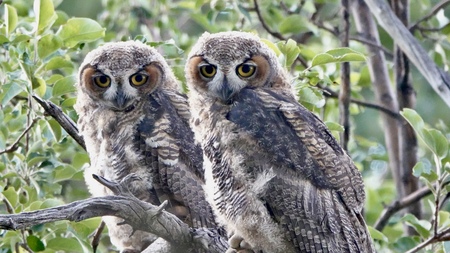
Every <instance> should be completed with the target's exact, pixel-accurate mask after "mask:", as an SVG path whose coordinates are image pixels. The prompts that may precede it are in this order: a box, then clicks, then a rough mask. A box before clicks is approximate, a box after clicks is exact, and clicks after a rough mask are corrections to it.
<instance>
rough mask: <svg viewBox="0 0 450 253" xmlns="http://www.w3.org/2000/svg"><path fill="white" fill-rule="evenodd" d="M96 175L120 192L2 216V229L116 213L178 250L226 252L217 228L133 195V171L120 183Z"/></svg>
mask: <svg viewBox="0 0 450 253" xmlns="http://www.w3.org/2000/svg"><path fill="white" fill-rule="evenodd" d="M94 178H96V179H97V180H98V181H99V182H100V183H102V184H103V185H105V186H106V187H108V188H110V189H111V190H112V191H113V192H116V193H120V195H119V196H117V195H115V196H104V197H95V198H89V199H86V200H81V201H75V202H72V203H70V204H67V205H62V206H58V207H52V208H47V209H43V210H38V211H32V212H23V213H20V214H10V215H0V229H6V230H17V229H25V228H28V227H31V226H34V225H38V224H43V223H48V222H54V221H60V220H69V221H76V222H78V221H81V220H85V219H88V218H92V217H98V216H116V217H119V218H122V219H124V222H123V224H128V225H130V226H131V227H133V229H135V230H141V231H147V232H150V233H152V234H155V235H157V236H159V237H161V238H163V239H165V240H166V241H167V242H169V243H170V245H171V246H173V248H175V249H178V251H179V252H197V251H198V248H200V247H202V248H204V249H205V250H208V251H211V252H225V250H226V249H227V248H228V244H227V243H226V241H225V240H224V239H223V238H222V237H220V236H219V235H218V233H215V232H214V230H210V231H209V234H207V235H205V233H204V231H205V230H206V229H205V228H201V229H191V228H189V227H188V225H187V224H186V223H184V222H182V221H180V220H179V219H178V218H177V217H176V216H175V215H173V214H171V213H169V212H166V211H164V210H163V209H164V207H165V206H166V205H167V202H164V203H163V204H161V206H154V205H152V204H150V203H148V202H144V201H141V200H139V199H137V198H136V197H134V196H133V195H131V193H130V192H129V190H128V188H127V185H130V184H131V183H132V181H133V180H134V179H135V178H136V176H135V175H134V174H131V175H129V176H127V177H125V178H124V179H123V180H122V181H121V182H120V184H117V183H113V182H110V181H108V180H106V179H104V178H102V177H98V176H94ZM211 235H215V236H211ZM150 247H152V245H150ZM180 249H182V250H180Z"/></svg>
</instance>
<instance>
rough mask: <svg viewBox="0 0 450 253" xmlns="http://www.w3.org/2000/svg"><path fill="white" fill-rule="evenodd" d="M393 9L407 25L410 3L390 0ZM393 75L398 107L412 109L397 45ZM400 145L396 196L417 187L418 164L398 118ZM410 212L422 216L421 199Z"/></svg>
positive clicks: (413, 142) (409, 133)
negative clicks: (416, 171)
mask: <svg viewBox="0 0 450 253" xmlns="http://www.w3.org/2000/svg"><path fill="white" fill-rule="evenodd" d="M391 5H392V9H393V10H394V13H395V14H396V15H397V17H398V18H399V19H400V20H401V21H402V23H403V24H404V25H405V26H406V27H408V23H409V2H408V0H395V1H392V2H391ZM394 69H395V71H394V74H395V82H396V87H397V99H398V102H399V108H400V110H403V109H404V108H414V107H415V104H416V93H415V91H414V88H413V86H412V83H411V76H410V67H409V60H408V58H407V57H406V55H405V54H404V53H403V52H402V51H401V49H400V48H399V47H398V46H397V45H396V46H395V52H394ZM398 129H399V137H400V139H399V147H400V167H399V168H398V170H399V173H398V174H399V175H400V177H399V178H397V180H396V185H397V189H398V193H399V197H400V198H403V197H405V196H407V195H409V194H410V193H413V192H414V191H416V190H418V189H419V181H418V178H416V177H415V176H413V174H412V168H413V167H414V165H415V164H416V163H417V138H416V134H415V133H414V130H413V128H412V127H411V126H410V125H409V124H408V122H406V120H405V119H401V120H400V122H399V125H398ZM404 212H407V213H412V214H414V215H415V216H416V217H417V218H419V219H420V217H421V202H420V201H418V202H416V203H414V204H412V205H411V206H409V207H408V208H406V209H405V210H404ZM406 231H407V234H408V235H413V234H416V232H415V230H414V229H413V228H412V227H410V226H408V227H407V229H406Z"/></svg>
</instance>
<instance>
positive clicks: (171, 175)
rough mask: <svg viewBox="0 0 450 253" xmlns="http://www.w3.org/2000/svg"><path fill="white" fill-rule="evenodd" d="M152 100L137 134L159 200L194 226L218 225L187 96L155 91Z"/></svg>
mask: <svg viewBox="0 0 450 253" xmlns="http://www.w3.org/2000/svg"><path fill="white" fill-rule="evenodd" d="M149 102H150V103H149V106H148V108H146V110H147V111H148V113H147V114H146V116H145V117H144V119H143V120H142V122H141V123H140V125H139V127H138V130H137V134H136V136H137V138H138V139H139V143H140V147H139V150H140V151H141V152H142V153H143V156H144V157H145V161H144V162H145V164H146V166H147V167H148V170H149V173H150V174H151V176H152V182H153V187H154V189H155V191H156V193H157V195H158V198H159V200H160V201H161V202H163V201H164V200H168V201H169V206H168V210H169V211H170V212H172V213H174V214H175V215H177V216H178V217H179V218H180V219H182V220H183V221H185V222H186V223H187V224H189V225H190V226H193V227H209V228H217V224H216V222H215V219H214V216H213V212H212V209H211V207H210V206H209V204H208V202H207V201H206V199H205V194H204V191H203V184H204V179H203V167H202V164H203V157H202V151H201V148H200V146H199V145H195V144H194V134H193V132H192V130H191V129H190V127H189V125H188V121H187V117H186V115H183V113H184V114H185V113H186V110H188V109H187V108H185V107H187V102H186V100H185V98H184V97H183V96H182V95H181V94H170V98H169V96H167V95H165V94H161V93H154V94H151V95H150V97H149Z"/></svg>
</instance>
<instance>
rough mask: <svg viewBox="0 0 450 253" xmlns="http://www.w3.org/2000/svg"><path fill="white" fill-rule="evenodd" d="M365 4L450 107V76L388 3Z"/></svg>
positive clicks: (374, 0)
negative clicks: (437, 63) (431, 56)
mask: <svg viewBox="0 0 450 253" xmlns="http://www.w3.org/2000/svg"><path fill="white" fill-rule="evenodd" d="M365 2H366V3H367V5H368V6H369V8H370V10H371V12H372V14H373V15H374V16H375V17H376V18H377V20H378V23H379V24H380V25H381V26H382V27H383V28H384V29H385V30H386V32H387V33H389V35H390V36H391V37H392V38H393V39H394V42H395V43H396V44H397V45H398V46H399V47H400V49H401V50H402V51H403V52H404V53H405V54H406V55H407V56H408V58H409V60H410V61H411V62H412V63H413V64H414V65H415V66H416V67H417V69H418V70H419V71H420V73H422V75H423V76H424V77H425V79H427V81H428V82H429V84H430V85H431V87H433V89H434V90H435V91H436V93H437V94H438V95H439V96H440V97H441V98H442V100H444V102H445V103H446V104H447V105H448V106H450V75H449V74H448V73H446V72H445V71H444V70H442V69H440V68H439V67H438V66H437V65H436V63H435V62H434V61H433V60H432V59H431V58H430V56H429V55H428V54H427V52H426V51H425V49H424V48H423V47H422V46H421V45H420V43H419V42H418V41H417V39H416V38H414V36H413V35H412V34H411V32H410V31H409V30H408V28H406V27H405V25H403V23H402V22H401V21H400V20H399V19H398V18H397V17H396V16H395V14H394V13H393V12H392V10H391V8H390V7H389V5H387V3H386V1H384V0H365Z"/></svg>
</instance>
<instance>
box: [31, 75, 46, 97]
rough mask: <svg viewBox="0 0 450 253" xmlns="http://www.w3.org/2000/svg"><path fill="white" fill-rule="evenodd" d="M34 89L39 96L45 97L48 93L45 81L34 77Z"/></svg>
mask: <svg viewBox="0 0 450 253" xmlns="http://www.w3.org/2000/svg"><path fill="white" fill-rule="evenodd" d="M33 80H34V82H33V89H34V90H36V93H37V95H38V96H40V97H43V96H44V95H45V92H46V91H47V84H46V83H45V80H44V79H42V78H40V77H33Z"/></svg>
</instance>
